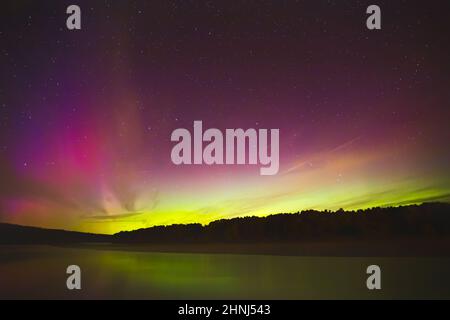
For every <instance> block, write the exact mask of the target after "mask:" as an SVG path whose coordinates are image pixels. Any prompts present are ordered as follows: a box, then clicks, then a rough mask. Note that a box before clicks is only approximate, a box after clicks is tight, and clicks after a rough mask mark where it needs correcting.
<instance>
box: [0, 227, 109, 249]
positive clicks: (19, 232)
mask: <svg viewBox="0 0 450 320" xmlns="http://www.w3.org/2000/svg"><path fill="white" fill-rule="evenodd" d="M110 240H111V236H108V235H100V234H91V233H83V232H75V231H66V230H53V229H44V228H36V227H27V226H19V225H15V224H8V223H0V244H71V243H93V242H109V241H110Z"/></svg>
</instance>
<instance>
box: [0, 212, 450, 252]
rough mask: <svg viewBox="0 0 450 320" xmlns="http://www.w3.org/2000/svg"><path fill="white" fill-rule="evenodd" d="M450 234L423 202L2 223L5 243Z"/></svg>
mask: <svg viewBox="0 0 450 320" xmlns="http://www.w3.org/2000/svg"><path fill="white" fill-rule="evenodd" d="M447 236H450V204H449V203H424V204H421V205H409V206H401V207H387V208H380V207H376V208H371V209H365V210H356V211H344V210H342V209H340V210H337V211H328V210H325V211H316V210H306V211H301V212H297V213H289V214H288V213H281V214H275V215H269V216H266V217H255V216H252V217H242V218H241V217H240V218H233V219H223V220H216V221H213V222H211V223H209V224H208V225H205V226H203V225H201V224H197V223H194V224H174V225H169V226H154V227H150V228H145V229H138V230H134V231H124V232H119V233H116V234H114V235H99V234H89V233H82V232H73V231H64V230H51V229H42V228H35V227H25V226H18V225H12V224H0V243H1V244H42V243H45V244H70V243H89V242H94V243H97V242H108V243H128V244H132V243H150V244H152V243H156V244H187V243H258V242H260V243H276V242H311V241H323V240H340V239H349V240H351V239H369V240H370V239H373V240H376V239H380V240H381V239H382V240H386V239H389V238H399V237H402V238H439V237H447Z"/></svg>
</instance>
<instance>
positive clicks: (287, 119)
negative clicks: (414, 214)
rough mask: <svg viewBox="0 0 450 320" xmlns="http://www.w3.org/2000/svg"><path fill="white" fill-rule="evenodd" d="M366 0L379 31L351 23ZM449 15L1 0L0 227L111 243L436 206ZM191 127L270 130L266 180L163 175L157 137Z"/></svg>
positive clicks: (230, 171)
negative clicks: (159, 228)
mask: <svg viewBox="0 0 450 320" xmlns="http://www.w3.org/2000/svg"><path fill="white" fill-rule="evenodd" d="M70 4H78V5H79V6H80V7H81V10H82V29H81V30H79V31H69V30H67V28H66V18H67V16H68V15H67V14H66V13H65V11H66V7H67V6H68V5H70ZM370 4H378V5H379V6H380V7H381V9H382V30H375V31H370V30H368V29H367V28H366V18H367V15H366V13H365V11H366V8H367V6H368V5H370ZM449 12H450V2H449V1H433V0H430V1H379V0H377V1H312V0H311V1H167V0H164V1H118V0H117V1H105V0H103V1H79V0H74V1H21V0H18V1H7V3H4V2H2V4H1V10H0V66H1V69H0V70H1V72H0V179H1V180H0V221H1V222H9V223H17V224H24V225H33V226H42V227H48V228H63V229H69V230H81V231H90V232H100V233H113V232H118V231H121V230H131V229H137V228H144V227H149V226H152V225H159V224H172V223H189V222H200V223H208V222H209V221H212V220H215V219H220V218H231V217H237V216H247V215H268V214H274V213H279V212H296V211H298V210H303V209H309V208H314V209H331V210H335V209H338V208H344V209H359V208H368V207H373V206H387V205H404V204H413V203H421V202H424V201H450V174H449V170H448V169H449V168H448V167H449V163H450V151H449V140H450V134H449V133H450V129H449V120H450V111H449V110H450V105H449V103H450V90H449V88H450V76H449V74H450V73H449V71H450V70H449V69H450V62H449V58H450V41H449V30H450V28H449V27H450V22H449V19H448V15H449ZM194 120H202V121H203V126H204V127H205V128H212V127H214V128H219V129H221V130H223V131H224V130H225V129H226V128H243V129H247V128H256V129H259V128H265V129H272V128H279V129H280V170H279V173H278V174H277V175H274V176H261V175H259V166H255V165H245V166H236V165H234V166H233V165H228V166H225V165H223V166H208V165H195V166H194V165H192V166H176V165H174V164H173V163H172V162H171V159H170V152H171V149H172V147H173V146H174V143H173V142H171V141H170V135H171V133H172V131H173V130H175V129H177V128H187V129H189V130H191V131H192V128H193V122H194Z"/></svg>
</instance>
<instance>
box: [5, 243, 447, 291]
mask: <svg viewBox="0 0 450 320" xmlns="http://www.w3.org/2000/svg"><path fill="white" fill-rule="evenodd" d="M0 250H1V251H0V298H2V299H10V298H40V299H51V298H60V299H106V298H108V299H350V298H363V299H379V298H402V299H409V298H425V299H426V298H450V276H449V272H450V258H392V257H390V258H383V257H348V258H347V257H299V256H271V255H245V254H201V253H195V254H190V253H153V252H135V251H124V250H123V251H120V250H108V249H107V248H104V249H101V248H100V249H99V248H97V249H92V248H86V249H85V248H71V247H56V246H40V245H39V246H37V245H36V246H0ZM72 264H75V265H78V266H80V268H81V276H82V280H81V286H82V289H81V290H72V291H70V290H68V289H67V288H66V279H67V277H68V275H67V274H66V268H67V266H68V265H72ZM371 264H377V265H379V266H380V267H381V270H382V281H381V283H382V289H381V290H377V291H371V290H368V289H367V288H366V279H367V276H368V275H367V274H366V268H367V266H369V265H371Z"/></svg>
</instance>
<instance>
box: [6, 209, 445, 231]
mask: <svg viewBox="0 0 450 320" xmlns="http://www.w3.org/2000/svg"><path fill="white" fill-rule="evenodd" d="M430 204H444V205H449V206H450V200H449V201H446V202H444V201H432V202H421V203H411V204H403V205H397V206H394V205H388V206H377V207H368V208H364V209H352V210H345V209H343V208H339V209H335V210H329V209H324V210H317V209H302V210H298V211H295V212H278V213H269V214H266V215H261V216H257V215H246V216H236V217H231V218H222V219H217V220H212V221H209V222H206V223H200V222H188V223H171V224H165V225H152V226H148V227H144V228H138V229H130V230H121V231H117V232H115V233H91V232H85V231H80V230H70V229H53V228H47V227H45V226H33V225H23V224H14V223H8V222H2V221H0V224H7V225H11V226H18V227H26V228H38V229H42V230H50V231H65V232H78V233H85V234H92V235H102V236H103V235H105V236H114V235H116V234H119V233H122V232H133V231H138V230H143V229H151V228H154V227H170V226H187V225H201V226H202V227H207V226H208V225H210V224H211V223H214V222H216V221H229V220H234V219H244V218H268V217H271V216H277V215H295V214H302V213H304V212H310V211H313V212H316V213H318V214H334V213H338V212H339V211H343V213H356V212H358V211H370V210H375V209H391V208H392V209H395V208H403V207H404V208H407V207H412V206H417V207H420V206H423V205H430Z"/></svg>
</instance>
